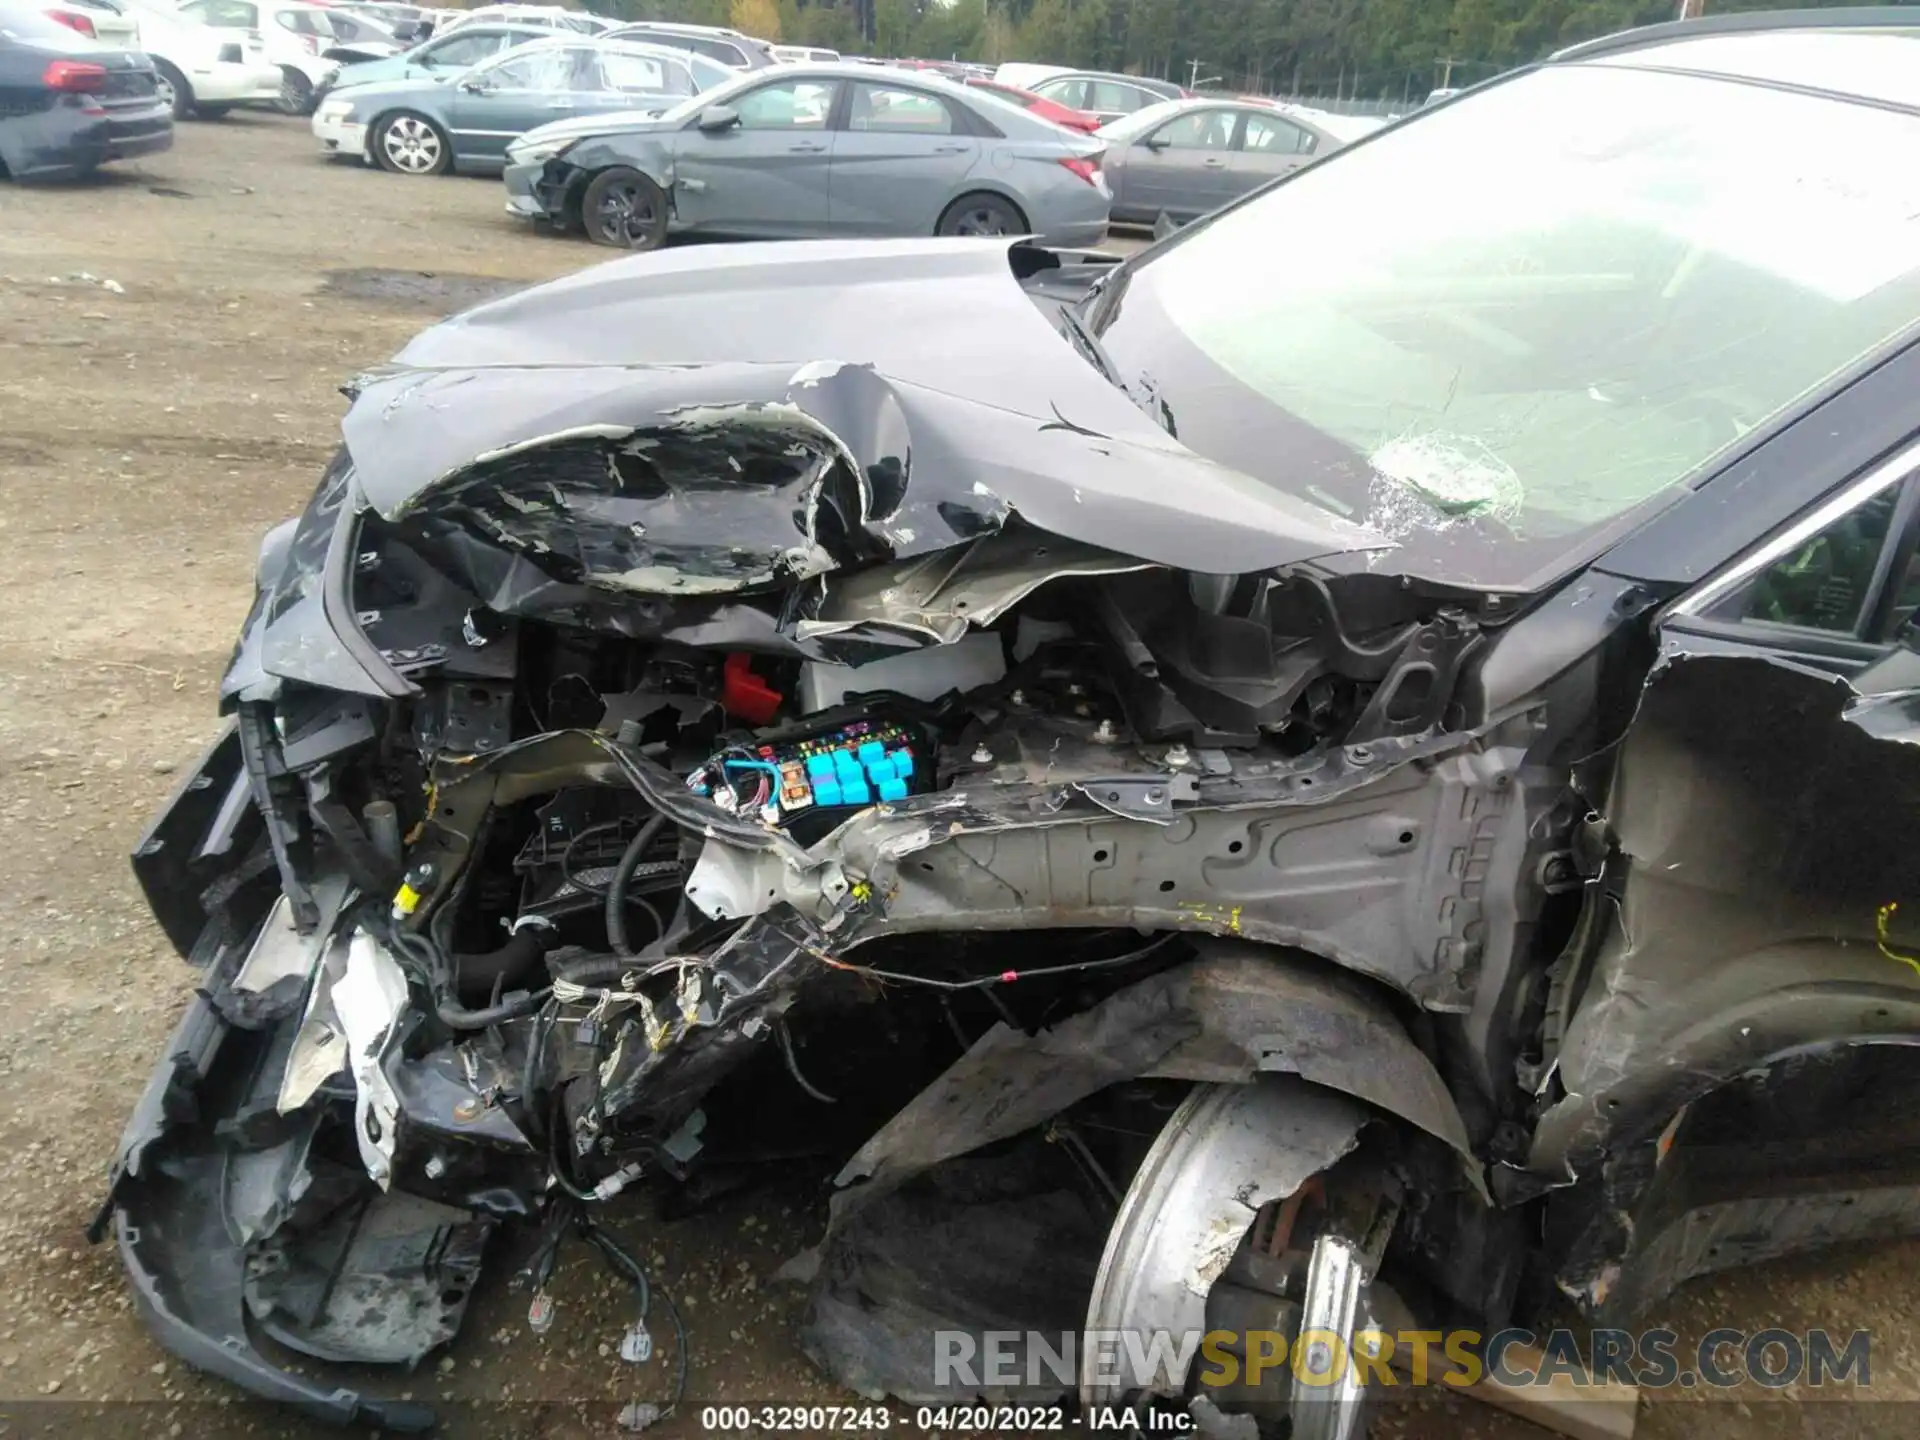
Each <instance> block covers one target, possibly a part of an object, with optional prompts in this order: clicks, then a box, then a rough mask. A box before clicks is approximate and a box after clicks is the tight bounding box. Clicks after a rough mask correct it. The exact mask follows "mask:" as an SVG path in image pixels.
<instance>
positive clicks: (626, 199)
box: [580, 165, 667, 250]
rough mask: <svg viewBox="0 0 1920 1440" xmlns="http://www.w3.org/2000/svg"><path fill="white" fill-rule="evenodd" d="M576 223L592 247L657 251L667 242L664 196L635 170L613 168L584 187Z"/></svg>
mask: <svg viewBox="0 0 1920 1440" xmlns="http://www.w3.org/2000/svg"><path fill="white" fill-rule="evenodd" d="M580 221H581V224H582V225H584V226H585V228H586V232H587V238H588V239H589V240H591V241H593V243H594V244H596V245H611V246H613V247H615V248H616V249H621V250H657V249H659V248H660V246H661V244H662V243H663V242H664V241H665V240H666V238H667V193H666V191H664V190H662V189H661V188H660V187H659V186H658V185H656V184H655V183H654V182H653V181H652V180H650V179H649V178H648V177H647V176H645V175H642V174H641V173H640V172H639V171H638V170H632V169H629V168H628V167H626V166H624V165H617V166H615V167H614V168H613V169H611V170H602V171H601V172H600V173H599V174H598V175H596V176H594V177H593V180H592V182H591V183H590V184H589V185H588V186H587V192H586V194H585V196H584V197H582V199H581V202H580Z"/></svg>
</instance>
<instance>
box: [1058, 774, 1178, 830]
mask: <svg viewBox="0 0 1920 1440" xmlns="http://www.w3.org/2000/svg"><path fill="white" fill-rule="evenodd" d="M1073 788H1074V789H1076V790H1078V791H1079V792H1080V793H1081V794H1082V795H1084V796H1086V797H1087V799H1089V800H1091V801H1093V803H1094V804H1096V805H1098V806H1099V807H1100V808H1101V809H1102V810H1105V811H1108V812H1110V813H1111V814H1114V815H1118V816H1119V817H1120V818H1121V819H1122V820H1145V821H1147V822H1148V823H1149V824H1153V825H1171V824H1172V823H1173V802H1174V801H1176V800H1198V799H1199V798H1200V786H1199V784H1198V782H1197V781H1195V779H1194V777H1193V776H1191V775H1102V776H1100V777H1099V778H1097V779H1093V780H1076V781H1074V782H1073Z"/></svg>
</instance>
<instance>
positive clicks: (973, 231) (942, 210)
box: [506, 63, 1109, 250]
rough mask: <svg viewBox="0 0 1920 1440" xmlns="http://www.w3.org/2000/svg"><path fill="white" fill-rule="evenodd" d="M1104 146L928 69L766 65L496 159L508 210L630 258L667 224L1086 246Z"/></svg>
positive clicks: (658, 238)
mask: <svg viewBox="0 0 1920 1440" xmlns="http://www.w3.org/2000/svg"><path fill="white" fill-rule="evenodd" d="M1104 149H1105V147H1104V146H1103V145H1102V143H1101V142H1100V141H1099V140H1098V139H1097V138H1095V137H1093V136H1089V135H1081V134H1076V133H1073V132H1070V131H1067V130H1063V129H1061V128H1060V127H1059V126H1057V125H1054V124H1052V123H1051V122H1049V121H1046V120H1042V119H1039V118H1038V117H1036V116H1034V115H1032V114H1029V113H1028V112H1027V111H1025V110H1022V109H1020V108H1019V107H1018V106H1015V105H1010V104H1008V103H1006V102H1005V101H1003V100H1000V99H999V98H997V97H996V96H993V95H989V94H985V93H983V92H980V91H975V90H967V89H964V88H962V87H961V86H958V85H955V84H953V83H951V82H950V81H947V80H945V79H942V78H941V77H939V76H937V75H933V74H929V73H928V72H925V71H902V70H888V69H885V68H881V67H877V66H872V65H856V64H850V63H837V64H811V65H781V66H778V67H775V68H772V69H766V70H757V71H753V72H751V73H750V74H748V75H744V76H742V77H740V79H738V80H736V81H733V82H731V83H729V84H726V85H722V86H719V87H718V88H716V89H714V90H712V91H709V92H708V93H706V94H704V95H700V96H698V97H696V98H695V99H692V100H689V101H687V102H685V103H684V104H682V105H680V106H678V107H677V108H676V109H673V110H670V111H668V112H667V113H666V114H664V115H661V116H660V117H659V118H658V119H652V120H649V119H644V118H630V117H621V118H619V119H618V120H615V121H610V122H608V123H606V124H602V125H592V124H591V122H584V123H583V122H579V121H576V122H571V123H568V124H564V125H559V126H542V127H541V128H540V129H538V130H533V131H530V132H529V133H527V134H526V135H524V136H522V137H521V139H520V140H519V141H518V142H516V143H515V144H514V145H513V146H512V147H511V148H510V149H509V150H508V152H507V172H506V182H507V209H508V211H509V212H511V213H512V214H516V215H521V216H525V217H527V218H529V219H543V220H546V221H549V222H550V223H552V224H554V225H556V226H557V227H559V228H562V229H568V230H584V231H585V232H586V235H587V237H588V238H589V239H591V240H594V241H596V242H598V243H600V244H603V245H615V246H622V247H625V248H627V249H633V250H651V249H653V248H654V247H655V246H657V245H659V244H661V243H662V242H663V241H664V240H665V239H666V237H667V236H668V235H669V234H670V233H678V232H681V231H699V232H702V233H705V234H711V235H724V236H732V237H738V238H743V239H781V238H789V237H796V236H828V235H903V236H904V235H1037V236H1039V237H1041V238H1042V239H1043V240H1045V241H1046V242H1047V243H1049V244H1054V245H1062V246H1078V245H1092V244H1097V243H1098V242H1099V241H1100V240H1101V239H1102V238H1103V237H1104V236H1105V235H1106V230H1107V206H1108V201H1109V193H1108V190H1107V183H1106V180H1105V177H1104V176H1103V174H1102V172H1101V155H1102V152H1103V150H1104Z"/></svg>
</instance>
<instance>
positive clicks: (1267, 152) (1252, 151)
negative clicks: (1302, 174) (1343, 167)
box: [1224, 110, 1320, 199]
mask: <svg viewBox="0 0 1920 1440" xmlns="http://www.w3.org/2000/svg"><path fill="white" fill-rule="evenodd" d="M1319 148H1320V137H1319V136H1318V135H1316V134H1315V133H1314V132H1313V131H1311V130H1309V129H1307V127H1306V126H1304V125H1296V124H1294V123H1293V121H1291V120H1288V119H1285V118H1283V117H1282V116H1279V115H1275V114H1271V113H1268V112H1263V111H1255V110H1246V111H1243V112H1242V120H1241V125H1240V133H1239V134H1238V135H1237V136H1236V137H1235V138H1234V153H1233V156H1232V157H1231V161H1230V170H1231V175H1232V178H1231V183H1230V184H1229V185H1228V187H1227V194H1226V196H1225V197H1224V198H1226V199H1233V198H1234V197H1236V196H1240V195H1244V194H1246V193H1247V192H1248V191H1249V190H1257V189H1259V188H1260V187H1261V186H1262V185H1264V184H1266V183H1267V182H1268V181H1269V180H1275V179H1278V178H1279V177H1280V176H1282V175H1289V174H1292V173H1293V172H1294V171H1295V170H1298V169H1299V168H1300V167H1301V166H1302V165H1304V164H1306V163H1307V161H1309V160H1311V159H1312V158H1313V156H1314V152H1315V151H1316V150H1318V149H1319Z"/></svg>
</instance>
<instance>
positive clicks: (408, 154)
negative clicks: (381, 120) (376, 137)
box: [380, 115, 440, 175]
mask: <svg viewBox="0 0 1920 1440" xmlns="http://www.w3.org/2000/svg"><path fill="white" fill-rule="evenodd" d="M380 149H381V152H382V153H383V154H384V155H385V156H386V157H387V159H388V160H390V161H391V162H392V163H393V168H394V169H396V170H404V171H406V172H407V174H409V175H425V174H427V173H428V172H429V171H431V170H433V169H434V168H435V167H436V166H438V165H439V163H440V132H439V131H437V130H435V129H434V128H433V126H431V125H429V124H428V123H427V122H426V121H425V120H422V119H420V118H419V117H418V116H415V115H399V116H396V117H395V118H394V119H392V120H389V121H388V122H387V128H386V129H385V130H383V131H382V132H381V134H380Z"/></svg>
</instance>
